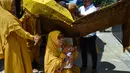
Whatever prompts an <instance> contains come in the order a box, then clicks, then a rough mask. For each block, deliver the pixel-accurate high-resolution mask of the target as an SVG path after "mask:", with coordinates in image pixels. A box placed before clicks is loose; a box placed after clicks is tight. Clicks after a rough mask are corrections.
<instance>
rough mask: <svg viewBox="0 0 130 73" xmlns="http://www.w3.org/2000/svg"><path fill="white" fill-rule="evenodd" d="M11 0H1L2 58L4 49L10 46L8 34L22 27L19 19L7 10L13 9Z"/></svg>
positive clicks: (0, 32)
mask: <svg viewBox="0 0 130 73" xmlns="http://www.w3.org/2000/svg"><path fill="white" fill-rule="evenodd" d="M11 2H12V0H0V58H3V57H2V56H3V54H4V49H5V48H8V41H7V36H8V35H9V34H10V32H12V31H15V30H18V29H20V28H19V26H20V25H19V24H20V23H19V20H18V19H17V18H16V17H14V16H13V15H12V14H11V13H10V12H8V11H7V10H10V9H11V6H10V5H11ZM9 6H10V7H9ZM6 9H7V10H6ZM17 26H18V27H17Z"/></svg>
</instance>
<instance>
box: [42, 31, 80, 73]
mask: <svg viewBox="0 0 130 73" xmlns="http://www.w3.org/2000/svg"><path fill="white" fill-rule="evenodd" d="M59 34H60V32H59V31H52V32H50V33H49V36H48V41H47V47H46V52H45V61H44V73H57V72H56V70H58V69H59V68H60V67H61V65H62V62H63V60H64V58H65V57H66V55H65V54H63V53H60V50H59V49H60V46H59V45H58V39H57V37H58V35H59ZM62 73H80V70H79V68H78V67H76V66H73V67H72V68H70V69H63V70H62Z"/></svg>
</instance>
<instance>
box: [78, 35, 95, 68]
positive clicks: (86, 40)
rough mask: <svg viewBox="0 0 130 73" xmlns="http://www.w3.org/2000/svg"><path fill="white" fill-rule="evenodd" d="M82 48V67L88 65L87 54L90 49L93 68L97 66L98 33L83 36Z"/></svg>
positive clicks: (81, 39) (81, 40)
mask: <svg viewBox="0 0 130 73" xmlns="http://www.w3.org/2000/svg"><path fill="white" fill-rule="evenodd" d="M80 48H81V55H82V67H87V54H88V50H89V51H90V54H91V58H92V69H96V67H97V51H96V35H94V36H92V37H81V38H80Z"/></svg>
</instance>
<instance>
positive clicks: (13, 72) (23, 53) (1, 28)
mask: <svg viewBox="0 0 130 73" xmlns="http://www.w3.org/2000/svg"><path fill="white" fill-rule="evenodd" d="M3 1H7V0H3ZM9 1H11V0H9ZM0 2H1V1H0ZM10 3H11V2H10ZM10 5H11V4H10ZM3 7H4V6H2V7H1V6H0V14H1V15H0V55H1V56H0V58H1V59H2V58H4V73H32V67H31V61H30V57H29V52H28V49H27V46H26V44H25V39H30V40H33V37H34V36H32V35H31V34H29V33H28V32H26V31H24V30H23V29H22V28H21V26H20V21H19V20H18V19H17V18H16V17H14V16H13V15H12V14H11V13H9V12H8V11H6V10H5V9H6V8H4V9H3Z"/></svg>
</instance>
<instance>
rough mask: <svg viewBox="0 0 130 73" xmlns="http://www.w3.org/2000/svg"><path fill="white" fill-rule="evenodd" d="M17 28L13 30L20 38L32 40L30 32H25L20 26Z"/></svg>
mask: <svg viewBox="0 0 130 73" xmlns="http://www.w3.org/2000/svg"><path fill="white" fill-rule="evenodd" d="M17 27H19V29H18V30H16V31H15V32H16V33H17V34H18V35H19V36H20V37H22V38H24V39H30V40H34V36H33V35H31V34H30V33H28V32H26V31H25V30H23V29H22V28H21V27H20V26H17Z"/></svg>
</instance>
